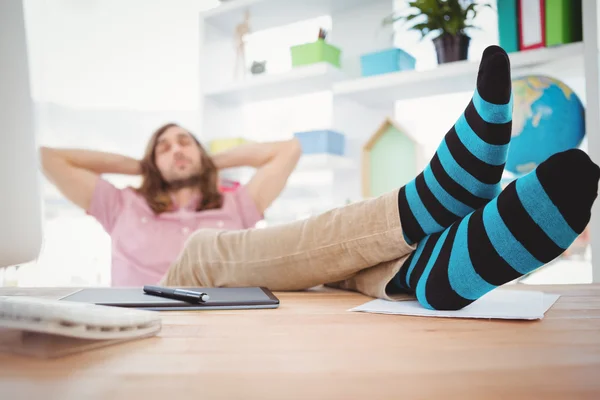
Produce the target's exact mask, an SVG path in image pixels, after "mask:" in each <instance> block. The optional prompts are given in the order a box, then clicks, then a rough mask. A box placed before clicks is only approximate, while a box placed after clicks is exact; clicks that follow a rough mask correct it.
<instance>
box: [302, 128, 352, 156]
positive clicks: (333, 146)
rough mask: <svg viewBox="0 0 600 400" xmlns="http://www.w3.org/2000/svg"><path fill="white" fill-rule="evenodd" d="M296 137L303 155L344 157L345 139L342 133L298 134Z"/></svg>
mask: <svg viewBox="0 0 600 400" xmlns="http://www.w3.org/2000/svg"><path fill="white" fill-rule="evenodd" d="M294 136H295V137H296V138H297V139H298V140H299V141H300V145H301V146H302V153H303V154H322V153H328V154H337V155H340V156H342V155H344V145H345V137H344V135H342V134H341V133H338V132H334V131H330V130H318V131H307V132H296V133H294Z"/></svg>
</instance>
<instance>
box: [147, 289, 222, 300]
mask: <svg viewBox="0 0 600 400" xmlns="http://www.w3.org/2000/svg"><path fill="white" fill-rule="evenodd" d="M144 292H145V293H148V294H151V295H153V296H160V297H168V298H171V299H174V300H182V301H187V302H188V303H204V302H205V301H207V300H208V299H210V296H209V295H208V294H206V293H204V292H196V291H193V290H186V289H173V288H166V287H160V286H144Z"/></svg>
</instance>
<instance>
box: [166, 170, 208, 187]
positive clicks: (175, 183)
mask: <svg viewBox="0 0 600 400" xmlns="http://www.w3.org/2000/svg"><path fill="white" fill-rule="evenodd" d="M201 179H202V175H200V174H195V175H192V176H190V177H187V178H184V179H175V180H172V181H170V182H167V186H168V189H169V190H170V191H174V190H180V189H185V188H189V187H198V186H199V185H200V181H201Z"/></svg>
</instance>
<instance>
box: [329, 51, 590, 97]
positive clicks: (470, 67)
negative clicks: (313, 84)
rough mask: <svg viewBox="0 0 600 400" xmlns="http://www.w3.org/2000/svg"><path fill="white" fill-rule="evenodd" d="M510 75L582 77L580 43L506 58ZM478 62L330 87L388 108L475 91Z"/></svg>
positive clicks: (408, 72) (364, 79) (378, 76)
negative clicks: (574, 73) (552, 73)
mask: <svg viewBox="0 0 600 400" xmlns="http://www.w3.org/2000/svg"><path fill="white" fill-rule="evenodd" d="M509 57H510V61H511V70H512V76H513V77H515V76H518V75H522V74H525V73H527V72H528V71H532V70H535V69H536V68H537V69H542V70H544V71H547V70H552V71H556V72H557V73H558V74H561V73H568V72H570V71H572V70H573V68H576V69H578V71H577V73H580V74H583V71H581V69H582V68H583V43H581V42H579V43H571V44H567V45H562V46H557V47H553V48H542V49H535V50H528V51H523V52H519V53H511V54H510V55H509ZM478 69H479V60H477V61H458V62H453V63H449V64H444V65H440V66H438V67H437V68H434V69H431V70H424V71H403V72H394V73H389V74H385V75H377V76H371V77H364V78H358V79H352V80H347V81H343V82H338V83H335V84H334V85H333V93H334V96H336V97H338V98H345V99H349V100H353V101H356V102H358V103H361V104H364V105H366V106H371V107H382V106H389V104H390V103H391V102H394V101H396V100H407V99H411V98H417V97H427V96H434V95H440V94H448V93H455V92H468V91H472V90H474V88H475V83H476V79H477V71H478Z"/></svg>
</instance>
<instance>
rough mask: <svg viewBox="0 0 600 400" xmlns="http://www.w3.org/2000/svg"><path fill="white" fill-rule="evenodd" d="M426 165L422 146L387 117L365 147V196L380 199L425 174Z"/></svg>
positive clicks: (363, 192)
mask: <svg viewBox="0 0 600 400" xmlns="http://www.w3.org/2000/svg"><path fill="white" fill-rule="evenodd" d="M422 165H423V147H422V145H421V144H420V143H419V142H418V141H417V140H416V138H415V137H414V136H412V135H411V134H410V133H409V132H408V131H407V130H406V129H403V128H402V127H401V126H400V125H398V124H397V123H396V122H395V121H393V120H392V119H391V118H387V119H386V120H385V121H384V122H383V123H382V124H381V126H380V127H379V129H378V130H377V131H376V132H375V133H374V134H373V135H372V136H371V138H370V139H369V140H368V141H367V142H366V144H365V145H364V146H363V153H362V194H363V197H364V198H369V197H376V196H380V195H382V194H384V193H387V192H390V191H392V190H394V189H397V188H399V187H401V186H403V185H405V184H407V183H408V182H410V181H411V180H413V179H414V178H415V177H416V176H417V175H418V174H419V173H420V172H421V169H422Z"/></svg>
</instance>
